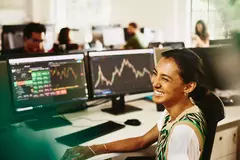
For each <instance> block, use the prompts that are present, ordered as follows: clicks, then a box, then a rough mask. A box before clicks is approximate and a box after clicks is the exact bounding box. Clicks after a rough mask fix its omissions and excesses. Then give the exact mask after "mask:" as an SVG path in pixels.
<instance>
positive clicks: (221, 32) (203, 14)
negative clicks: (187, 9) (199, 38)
mask: <svg viewBox="0 0 240 160" xmlns="http://www.w3.org/2000/svg"><path fill="white" fill-rule="evenodd" d="M223 1H226V0H219V1H218V2H217V1H216V0H192V1H191V2H192V9H191V11H192V20H191V21H192V34H194V33H195V25H196V22H197V21H198V20H203V21H204V22H205V23H206V25H207V27H208V32H209V34H210V39H224V38H228V37H229V30H230V26H229V23H227V22H228V21H227V18H228V17H227V16H226V14H225V13H226V12H227V11H226V10H227V9H228V5H227V4H226V5H225V3H222V2H223ZM224 5H225V7H226V8H227V9H225V10H223V8H224Z"/></svg>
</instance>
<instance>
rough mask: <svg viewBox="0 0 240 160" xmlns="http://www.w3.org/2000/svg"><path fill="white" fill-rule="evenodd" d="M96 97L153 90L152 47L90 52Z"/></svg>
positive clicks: (94, 94)
mask: <svg viewBox="0 0 240 160" xmlns="http://www.w3.org/2000/svg"><path fill="white" fill-rule="evenodd" d="M89 57H90V62H89V63H90V68H91V78H92V80H91V82H92V84H91V85H92V90H93V97H102V96H112V95H124V94H131V93H140V92H147V91H152V84H151V74H152V71H153V68H154V51H153V49H141V50H119V51H102V52H89Z"/></svg>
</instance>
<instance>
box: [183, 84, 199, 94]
mask: <svg viewBox="0 0 240 160" xmlns="http://www.w3.org/2000/svg"><path fill="white" fill-rule="evenodd" d="M196 86H197V83H196V82H189V83H187V84H185V87H184V93H186V94H189V93H191V92H192V91H193V90H194V89H195V88H196Z"/></svg>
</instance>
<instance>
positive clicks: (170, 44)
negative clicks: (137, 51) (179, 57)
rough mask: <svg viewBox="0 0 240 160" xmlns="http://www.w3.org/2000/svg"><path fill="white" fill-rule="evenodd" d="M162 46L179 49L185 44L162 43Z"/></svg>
mask: <svg viewBox="0 0 240 160" xmlns="http://www.w3.org/2000/svg"><path fill="white" fill-rule="evenodd" d="M162 46H163V47H164V48H171V49H181V48H184V47H185V44H184V42H164V43H162Z"/></svg>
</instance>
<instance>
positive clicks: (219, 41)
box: [209, 39, 234, 45]
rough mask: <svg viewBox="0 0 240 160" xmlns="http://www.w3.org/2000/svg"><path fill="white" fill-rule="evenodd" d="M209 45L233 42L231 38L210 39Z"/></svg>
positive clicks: (230, 43)
mask: <svg viewBox="0 0 240 160" xmlns="http://www.w3.org/2000/svg"><path fill="white" fill-rule="evenodd" d="M209 43H210V45H232V44H233V43H234V40H233V39H213V40H210V42H209Z"/></svg>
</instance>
